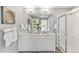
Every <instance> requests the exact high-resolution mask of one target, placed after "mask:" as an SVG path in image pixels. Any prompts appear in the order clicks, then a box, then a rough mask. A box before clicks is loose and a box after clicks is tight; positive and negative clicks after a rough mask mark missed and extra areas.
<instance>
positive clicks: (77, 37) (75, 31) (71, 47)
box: [67, 10, 79, 53]
mask: <svg viewBox="0 0 79 59" xmlns="http://www.w3.org/2000/svg"><path fill="white" fill-rule="evenodd" d="M67 52H78V53H79V10H78V11H76V12H74V13H72V14H69V15H67Z"/></svg>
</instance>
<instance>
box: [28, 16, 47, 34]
mask: <svg viewBox="0 0 79 59" xmlns="http://www.w3.org/2000/svg"><path fill="white" fill-rule="evenodd" d="M43 16H44V15H43ZM43 16H41V15H38V16H35V15H30V18H28V20H27V29H28V31H31V32H32V33H41V32H48V17H47V16H44V17H43Z"/></svg>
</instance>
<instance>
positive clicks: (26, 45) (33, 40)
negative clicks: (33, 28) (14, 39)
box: [18, 33, 55, 52]
mask: <svg viewBox="0 0 79 59" xmlns="http://www.w3.org/2000/svg"><path fill="white" fill-rule="evenodd" d="M18 50H19V52H53V51H55V34H53V33H49V34H27V33H21V34H20V35H19V40H18Z"/></svg>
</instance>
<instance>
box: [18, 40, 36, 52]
mask: <svg viewBox="0 0 79 59" xmlns="http://www.w3.org/2000/svg"><path fill="white" fill-rule="evenodd" d="M36 45H37V44H36V39H19V47H18V48H19V51H37V46H36Z"/></svg>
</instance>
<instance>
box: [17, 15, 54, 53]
mask: <svg viewBox="0 0 79 59" xmlns="http://www.w3.org/2000/svg"><path fill="white" fill-rule="evenodd" d="M26 15H27V16H28V17H26ZM26 15H25V17H24V19H25V24H24V26H23V24H22V29H23V30H21V31H19V32H18V39H19V40H18V51H19V52H53V51H55V34H54V33H53V20H52V18H53V16H52V15H51V14H26ZM26 18H27V19H26Z"/></svg>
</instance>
